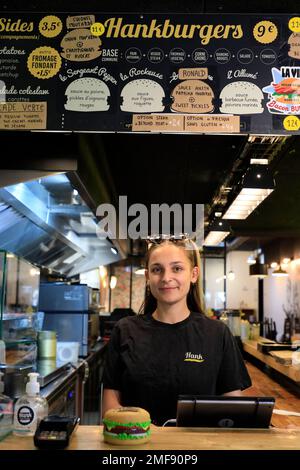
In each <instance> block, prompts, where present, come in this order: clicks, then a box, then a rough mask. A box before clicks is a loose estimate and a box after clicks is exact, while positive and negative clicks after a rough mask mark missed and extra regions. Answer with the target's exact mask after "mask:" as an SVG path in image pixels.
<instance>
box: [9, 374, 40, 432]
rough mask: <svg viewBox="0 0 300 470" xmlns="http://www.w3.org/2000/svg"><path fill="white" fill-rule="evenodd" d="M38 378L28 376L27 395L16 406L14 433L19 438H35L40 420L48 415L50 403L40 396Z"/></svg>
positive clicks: (32, 375)
mask: <svg viewBox="0 0 300 470" xmlns="http://www.w3.org/2000/svg"><path fill="white" fill-rule="evenodd" d="M38 376H39V374H37V373H35V372H30V374H28V377H29V380H28V382H27V384H26V393H25V395H23V396H22V397H20V398H19V399H18V400H17V402H16V404H15V411H14V429H13V432H14V434H15V435H17V436H33V435H34V433H35V431H36V428H37V426H38V423H39V422H40V420H41V419H43V418H44V417H45V416H47V415H48V409H49V408H48V402H47V400H46V399H45V398H43V397H41V395H40V394H39V392H40V384H39V383H38V381H37V378H38Z"/></svg>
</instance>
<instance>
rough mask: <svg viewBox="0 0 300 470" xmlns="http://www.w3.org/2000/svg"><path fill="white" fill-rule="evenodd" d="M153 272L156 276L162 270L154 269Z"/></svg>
mask: <svg viewBox="0 0 300 470" xmlns="http://www.w3.org/2000/svg"><path fill="white" fill-rule="evenodd" d="M151 272H152V273H154V274H157V273H159V272H160V268H152V269H151Z"/></svg>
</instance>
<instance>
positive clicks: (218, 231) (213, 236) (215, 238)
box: [203, 220, 230, 246]
mask: <svg viewBox="0 0 300 470" xmlns="http://www.w3.org/2000/svg"><path fill="white" fill-rule="evenodd" d="M208 229H209V232H208V234H207V236H206V237H205V240H204V242H203V245H204V246H217V245H219V244H220V243H221V242H222V241H223V240H224V239H225V238H226V237H227V235H229V234H230V226H229V223H228V222H227V221H226V220H215V221H213V222H212V223H211V224H210V225H209V228H208Z"/></svg>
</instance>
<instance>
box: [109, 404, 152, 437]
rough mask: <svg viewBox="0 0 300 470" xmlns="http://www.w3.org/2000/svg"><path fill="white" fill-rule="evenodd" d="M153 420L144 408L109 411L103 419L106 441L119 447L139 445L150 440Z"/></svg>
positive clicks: (123, 408) (124, 408)
mask: <svg viewBox="0 0 300 470" xmlns="http://www.w3.org/2000/svg"><path fill="white" fill-rule="evenodd" d="M150 424H151V419H150V415H149V413H148V411H146V410H144V409H143V408H135V407H122V408H116V409H111V410H108V411H107V412H106V413H105V415H104V419H103V425H104V427H103V435H104V441H105V442H108V443H109V444H117V445H139V444H143V443H144V442H148V441H149V439H150Z"/></svg>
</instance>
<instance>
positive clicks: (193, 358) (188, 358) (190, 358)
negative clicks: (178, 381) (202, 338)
mask: <svg viewBox="0 0 300 470" xmlns="http://www.w3.org/2000/svg"><path fill="white" fill-rule="evenodd" d="M203 361H204V359H203V356H202V354H200V353H199V354H193V353H191V352H187V353H185V359H184V362H203Z"/></svg>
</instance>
